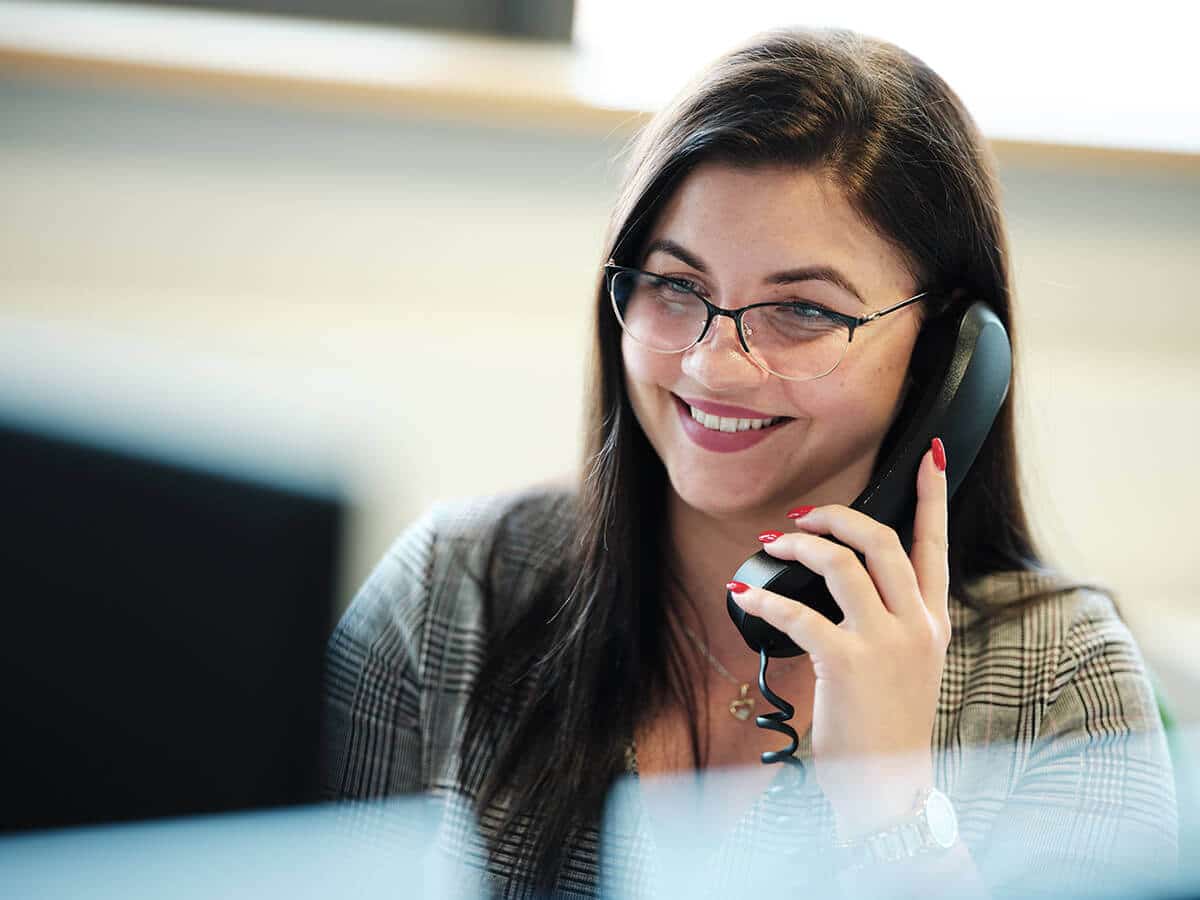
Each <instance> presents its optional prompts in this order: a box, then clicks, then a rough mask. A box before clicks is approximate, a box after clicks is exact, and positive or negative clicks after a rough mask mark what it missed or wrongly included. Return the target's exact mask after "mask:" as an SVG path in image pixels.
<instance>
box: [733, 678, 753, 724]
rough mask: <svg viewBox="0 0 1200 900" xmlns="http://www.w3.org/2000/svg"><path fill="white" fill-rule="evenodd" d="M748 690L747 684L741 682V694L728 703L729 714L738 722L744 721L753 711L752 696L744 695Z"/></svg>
mask: <svg viewBox="0 0 1200 900" xmlns="http://www.w3.org/2000/svg"><path fill="white" fill-rule="evenodd" d="M749 691H750V685H749V684H743V685H742V689H741V696H739V697H738V698H737V699H736V700H731V701H730V703H729V714H730V715H731V716H733V717H734V718H735V719H737V720H738V721H739V722H745V721H746V720H747V719H749V718H750V715H751V713H753V712H754V698H753V697H748V696H746V695H747V694H748V693H749Z"/></svg>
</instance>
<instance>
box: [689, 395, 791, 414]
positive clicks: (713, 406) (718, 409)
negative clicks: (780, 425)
mask: <svg viewBox="0 0 1200 900" xmlns="http://www.w3.org/2000/svg"><path fill="white" fill-rule="evenodd" d="M679 399H680V400H682V401H683V402H684V403H687V404H689V405H690V406H694V407H696V409H698V410H700V411H701V412H706V413H708V414H709V415H710V416H724V417H725V418H727V419H774V418H777V417H776V416H772V415H771V414H770V413H765V412H759V411H758V410H756V409H746V407H744V406H729V405H728V404H725V403H710V402H709V401H708V400H692V399H690V398H688V397H680V398H679Z"/></svg>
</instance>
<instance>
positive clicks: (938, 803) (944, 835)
mask: <svg viewBox="0 0 1200 900" xmlns="http://www.w3.org/2000/svg"><path fill="white" fill-rule="evenodd" d="M925 821H926V823H927V824H928V825H929V833H930V835H931V836H932V837H933V839H934V841H936V842H937V845H938V846H939V847H946V848H949V847H951V846H953V845H954V842H955V841H956V840H957V839H958V816H956V815H955V814H954V807H953V806H952V805H951V803H950V798H949V797H947V796H946V795H945V794H943V793H942V792H941V791H930V793H929V797H928V799H926V801H925Z"/></svg>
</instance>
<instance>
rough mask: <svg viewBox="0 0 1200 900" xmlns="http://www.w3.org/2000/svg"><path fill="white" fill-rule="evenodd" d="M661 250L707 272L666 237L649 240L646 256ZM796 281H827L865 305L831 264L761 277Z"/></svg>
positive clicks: (765, 281) (697, 259) (777, 281)
mask: <svg viewBox="0 0 1200 900" xmlns="http://www.w3.org/2000/svg"><path fill="white" fill-rule="evenodd" d="M657 251H662V252H663V253H669V254H671V256H674V257H675V258H676V259H678V260H679V261H680V262H682V263H685V264H686V265H689V266H691V267H692V268H693V269H695V270H696V271H697V272H703V273H704V274H705V275H707V274H708V266H706V265H705V264H704V263H703V261H702V260H701V259H700V257H698V256H696V254H694V253H692V252H691V251H690V250H687V249H685V248H684V247H681V246H680V245H679V244H677V243H676V242H675V241H672V240H669V239H668V238H659V239H658V240H656V241H651V243H650V245H649V246H648V247H647V248H646V256H650V255H651V254H653V253H655V252H657ZM798 281H828V282H829V283H830V284H834V285H837V286H838V287H840V288H841V289H842V290H844V291H846V292H847V293H849V294H851V295H853V297H854V298H855V299H856V300H858V302H859V303H861V304H863V305H864V306H866V304H867V301H866V300H864V299H863V298H862V294H860V293H859V292H858V289H857V288H855V287H854V285H853V284H852V283H851V281H850V279H849V278H847V277H846V276H845V275H843V274H842V273H841V272H839V271H838V270H837V269H835V268H833V266H801V267H800V268H798V269H784V270H783V271H782V272H775V273H773V274H771V275H768V276H767V277H766V278H764V279H763V284H795V283H796V282H798Z"/></svg>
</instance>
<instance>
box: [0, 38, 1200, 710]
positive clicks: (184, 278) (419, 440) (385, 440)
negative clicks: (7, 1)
mask: <svg viewBox="0 0 1200 900" xmlns="http://www.w3.org/2000/svg"><path fill="white" fill-rule="evenodd" d="M429 40H430V41H431V42H432V43H431V46H433V47H434V50H433V51H431V52H444V53H449V54H450V56H451V57H452V58H451V59H449V60H448V61H447V65H449V63H450V62H453V63H455V64H456V65H459V66H460V67H466V68H467V69H472V67H473V68H474V70H475V71H476V73H477V74H478V73H483V74H482V75H480V76H479V78H478V79H477V81H481V82H488V81H490V82H491V83H492V85H493V89H494V90H495V92H496V93H495V98H494V100H490V99H489V95H488V94H487V92H486V90H482V89H479V90H476V92H475V93H474V94H472V95H471V96H470V97H469V98H467V99H466V100H464V96H465V95H464V94H463V93H462V92H461V91H459V92H458V93H455V92H454V91H453V90H449V89H447V91H446V93H445V95H444V102H443V101H442V100H439V97H438V95H437V94H428V95H427V94H422V93H421V92H420V91H412V90H391V89H386V88H378V87H377V86H375V87H372V86H367V87H359V88H354V87H351V88H346V87H345V86H344V85H341V86H338V85H335V86H334V88H336V89H330V88H329V87H328V85H322V84H320V83H312V84H307V85H300V86H297V85H296V84H289V83H284V82H280V81H279V79H277V78H274V77H273V76H264V77H262V78H261V79H260V78H256V77H252V76H246V75H245V74H244V73H243V74H242V75H239V76H237V77H233V78H224V77H216V76H210V75H205V74H203V73H201V74H200V75H192V76H187V77H180V76H178V75H177V74H172V73H171V72H170V71H168V70H167V69H164V68H161V67H159V68H156V67H154V66H148V67H147V66H124V65H121V64H117V63H113V62H112V61H111V60H110V61H107V62H101V63H97V62H95V61H92V62H90V63H87V64H81V63H80V62H79V60H78V59H74V58H72V57H71V55H70V54H69V53H65V52H62V53H49V54H39V53H27V52H23V51H20V52H19V51H16V50H12V49H11V48H10V50H9V51H7V52H4V53H0V349H2V350H3V352H2V353H0V357H2V358H0V385H2V386H0V390H3V391H4V392H6V393H7V394H9V395H10V396H12V397H19V398H24V400H25V401H27V402H33V403H37V402H45V403H47V404H51V403H54V404H62V405H65V406H69V407H71V408H73V409H75V410H76V412H78V413H79V414H81V415H93V416H96V417H98V418H122V419H124V420H125V421H127V422H129V423H132V425H133V426H134V427H140V426H144V425H147V424H152V425H162V424H163V423H167V424H168V425H170V424H172V423H174V424H177V425H178V426H179V427H180V428H187V429H191V430H192V432H193V433H194V434H196V435H197V438H198V439H202V440H208V441H212V442H217V443H222V442H238V441H242V442H244V443H247V444H255V443H262V442H263V441H264V440H265V441H266V442H267V443H272V444H274V445H275V446H273V447H272V448H271V449H272V450H273V452H274V453H275V454H276V455H277V456H279V457H287V456H288V455H289V454H291V453H292V452H293V450H294V451H295V453H297V454H298V453H301V452H302V450H301V448H302V447H304V448H310V449H311V448H314V447H315V448H317V450H316V452H317V455H318V456H319V457H320V458H321V459H322V460H323V461H324V462H323V464H328V465H330V466H332V467H334V468H335V469H336V470H337V471H338V472H339V473H340V476H339V477H341V478H342V480H343V481H344V483H345V484H346V485H347V488H348V490H349V491H350V493H351V496H352V498H353V503H354V510H355V511H354V519H353V528H352V533H351V538H350V541H349V545H348V547H347V551H346V552H347V557H346V559H347V562H346V566H345V572H344V574H343V582H344V584H343V591H342V593H343V597H344V599H345V600H348V599H349V596H350V594H351V593H352V592H353V590H354V588H355V587H356V586H357V584H359V583H360V582H361V580H362V579H363V578H364V577H365V575H366V573H367V572H368V571H369V570H370V568H371V566H372V565H373V564H374V563H375V561H376V560H377V559H378V558H379V556H380V555H381V554H382V553H383V552H384V550H385V549H386V547H387V546H388V544H389V543H390V541H391V540H392V539H393V538H394V537H395V536H396V535H397V534H398V533H399V532H400V530H401V529H403V527H404V526H405V525H406V523H408V522H409V521H411V520H412V519H413V517H414V516H416V515H417V514H419V513H420V512H421V511H422V510H423V509H424V508H426V507H427V506H428V505H429V504H430V503H432V502H434V501H437V500H440V499H446V498H452V497H461V496H468V495H474V494H480V493H488V492H494V491H501V490H507V489H510V488H515V487H519V486H521V485H525V484H529V483H532V482H536V481H542V480H547V479H550V478H554V477H560V476H562V477H565V476H568V475H569V474H570V473H571V472H572V470H573V467H574V466H575V463H576V459H577V456H578V451H579V422H580V419H581V412H582V405H581V404H582V397H583V391H584V384H583V376H584V372H585V366H586V361H587V360H586V357H587V350H588V321H589V311H590V304H591V299H592V290H593V287H594V284H595V282H596V278H597V271H598V266H599V264H600V263H601V262H602V260H601V259H600V257H599V254H600V242H601V237H602V234H603V231H604V227H605V224H606V218H607V215H608V212H609V209H610V206H611V203H612V201H613V199H614V197H615V191H616V187H617V184H618V180H619V176H620V163H621V160H620V153H621V150H622V147H623V146H624V145H625V142H626V141H627V140H628V139H629V137H630V136H631V134H632V133H633V130H634V128H635V127H636V125H637V124H638V123H639V122H640V121H641V118H640V117H639V116H637V115H633V114H631V113H629V112H621V111H616V112H614V111H611V110H610V111H604V110H588V109H583V108H581V107H580V106H579V105H578V104H572V103H566V104H564V103H563V102H562V101H561V98H556V96H548V95H547V96H541V95H539V94H538V93H537V90H534V89H532V88H528V85H527V84H525V82H523V81H522V79H526V80H527V81H529V82H530V83H536V82H538V80H539V77H538V74H537V73H538V72H541V71H543V69H541V68H538V67H539V66H542V65H543V64H544V63H545V60H544V58H543V57H537V60H540V62H539V61H535V62H534V63H533V64H531V65H532V66H533V67H532V68H529V67H526V68H523V69H516V70H513V69H505V68H504V65H505V64H503V60H502V61H501V63H495V60H494V59H493V56H494V54H495V53H496V52H500V53H501V56H503V55H504V54H505V53H507V52H508V51H507V50H504V51H497V50H496V48H494V47H492V46H491V45H483V44H479V45H475V44H463V45H453V46H454V47H457V48H458V49H450V50H446V49H445V48H446V47H447V45H446V44H445V43H444V42H442V41H443V39H442V38H440V37H438V38H435V37H433V36H431V37H430V38H429ZM439 42H441V43H439ZM437 48H441V50H440V51H438V49H437ZM529 53H530V54H534V51H533V50H530V51H529ZM455 54H457V56H455ZM503 58H505V59H507V58H508V57H507V56H504V57H503ZM545 64H546V65H550V64H549V63H545ZM493 65H499V66H500V68H497V69H495V70H494V74H493V75H488V74H487V73H488V72H489V71H492V70H491V69H489V67H490V66H493ZM530 73H533V74H530ZM518 83H519V84H521V85H524V87H523V88H522V90H524V93H523V94H521V96H520V97H519V98H518V99H517V100H514V99H513V98H514V96H515V94H514V93H513V85H514V84H518ZM527 88H528V89H527ZM473 90H474V89H473ZM1068 112H1069V111H1065V112H1064V115H1066V114H1068ZM996 152H997V154H998V157H999V160H1000V164H1001V177H1002V181H1003V187H1004V202H1005V209H1006V213H1007V216H1008V223H1009V227H1010V233H1011V239H1012V253H1013V264H1014V269H1015V273H1016V280H1017V303H1018V317H1019V318H1018V326H1017V340H1018V342H1019V346H1018V353H1019V356H1018V359H1017V367H1018V379H1020V381H1019V383H1018V390H1019V391H1020V394H1019V398H1020V402H1021V406H1020V407H1019V415H1020V427H1021V439H1022V442H1023V447H1022V449H1023V452H1024V462H1025V467H1026V471H1025V479H1026V482H1027V485H1028V488H1029V495H1028V496H1029V500H1030V503H1031V508H1032V517H1033V519H1034V521H1035V524H1036V526H1037V529H1038V531H1039V533H1040V535H1041V537H1042V539H1043V544H1044V547H1045V549H1046V550H1047V552H1048V554H1049V556H1050V557H1051V559H1052V560H1053V561H1054V562H1056V563H1058V564H1059V565H1061V566H1063V567H1064V568H1066V569H1067V570H1068V571H1070V572H1071V573H1073V574H1075V575H1077V576H1079V577H1080V578H1085V579H1093V580H1096V581H1099V582H1102V583H1105V584H1108V585H1110V586H1112V587H1113V588H1114V589H1116V591H1117V592H1118V595H1119V599H1120V603H1121V606H1122V609H1123V611H1124V612H1125V614H1126V617H1127V619H1128V620H1129V621H1130V623H1131V625H1132V626H1133V627H1134V629H1135V632H1136V634H1137V635H1138V637H1139V638H1140V640H1141V641H1142V644H1143V648H1144V649H1145V651H1146V653H1147V655H1148V656H1149V657H1150V658H1151V661H1152V663H1153V664H1154V666H1155V668H1156V669H1157V670H1158V671H1159V673H1160V675H1161V676H1162V678H1163V680H1164V682H1165V683H1166V684H1167V686H1168V688H1170V689H1171V691H1172V694H1173V696H1174V697H1175V698H1176V700H1177V703H1178V705H1179V707H1180V711H1181V713H1183V715H1184V716H1185V717H1186V718H1190V719H1200V704H1198V703H1197V701H1195V700H1192V699H1191V698H1192V697H1194V696H1200V692H1197V691H1195V686H1197V685H1200V663H1197V662H1196V658H1195V654H1194V653H1193V652H1192V649H1191V648H1192V646H1194V644H1195V642H1196V640H1197V639H1200V606H1198V605H1197V603H1196V601H1195V592H1196V584H1195V576H1194V574H1193V569H1192V564H1193V561H1192V558H1191V553H1192V548H1191V543H1190V542H1191V539H1192V537H1193V533H1194V529H1193V527H1192V524H1191V519H1192V515H1193V511H1194V510H1195V509H1196V508H1198V507H1200V488H1198V482H1197V478H1196V477H1195V474H1194V463H1193V459H1194V455H1195V451H1194V448H1195V447H1196V446H1197V445H1198V444H1200V424H1198V423H1197V412H1200V410H1198V408H1197V399H1196V398H1197V395H1198V392H1200V354H1198V352H1197V349H1196V342H1197V338H1196V336H1197V334H1200V306H1198V305H1197V304H1196V303H1195V300H1196V287H1195V285H1196V284H1197V281H1198V279H1200V262H1198V259H1200V255H1198V254H1197V251H1196V248H1197V247H1198V246H1200V157H1197V156H1196V155H1194V154H1188V153H1150V152H1123V151H1105V150H1087V149H1077V148H1064V147H1052V146H1038V145H1036V144H1029V143H1021V144H1019V143H1011V142H998V143H997V144H996ZM264 435H266V436H267V437H264ZM303 452H308V451H307V450H305V451H303Z"/></svg>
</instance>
